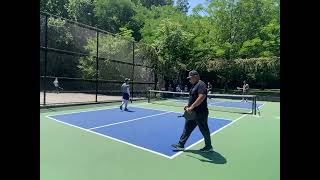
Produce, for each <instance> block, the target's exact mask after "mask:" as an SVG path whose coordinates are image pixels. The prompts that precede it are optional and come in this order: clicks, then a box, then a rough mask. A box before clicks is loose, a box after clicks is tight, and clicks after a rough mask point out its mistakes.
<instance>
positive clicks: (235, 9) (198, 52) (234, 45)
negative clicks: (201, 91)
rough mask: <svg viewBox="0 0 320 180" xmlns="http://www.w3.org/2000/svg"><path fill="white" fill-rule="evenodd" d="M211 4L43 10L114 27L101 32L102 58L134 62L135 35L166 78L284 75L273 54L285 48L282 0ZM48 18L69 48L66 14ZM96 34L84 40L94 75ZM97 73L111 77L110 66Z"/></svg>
mask: <svg viewBox="0 0 320 180" xmlns="http://www.w3.org/2000/svg"><path fill="white" fill-rule="evenodd" d="M206 4H207V5H208V6H204V5H200V4H199V5H197V6H196V7H195V8H193V10H192V14H191V15H190V16H187V15H186V12H187V11H188V1H187V0H178V1H177V5H176V6H173V1H172V0H132V1H130V0H60V1H58V0H41V1H40V10H42V11H46V12H49V13H53V14H56V15H59V16H63V17H69V18H71V19H73V20H76V21H79V22H82V23H85V24H89V25H92V26H97V27H99V28H101V29H104V30H106V31H109V32H111V33H114V34H116V35H104V36H101V37H100V38H99V41H100V42H99V44H100V46H101V47H100V46H99V56H100V57H105V58H107V60H106V62H104V63H102V64H104V65H101V66H105V67H107V66H110V67H112V66H111V64H108V63H110V62H109V61H108V60H109V59H121V60H123V61H125V62H130V61H131V60H132V47H131V46H132V44H130V43H129V42H131V41H132V40H133V39H134V40H136V41H138V42H137V43H136V48H135V56H136V57H137V59H139V60H141V62H142V63H143V64H147V65H150V66H153V67H156V72H157V73H158V74H161V75H163V78H164V79H166V80H175V79H181V78H182V77H180V76H182V75H184V72H185V71H186V70H190V69H200V70H201V71H203V72H209V73H215V74H216V75H217V77H218V78H219V80H220V81H221V83H222V84H226V85H227V84H229V83H230V84H232V83H235V82H236V83H238V82H237V81H241V80H243V79H247V80H249V81H252V82H255V83H258V84H259V85H260V86H261V87H264V86H265V85H266V83H268V82H271V81H276V80H279V78H280V77H279V65H280V60H276V58H274V57H279V56H280V2H279V0H258V1H257V0H210V1H209V0H208V1H206ZM49 25H50V27H51V34H52V35H54V36H52V37H49V38H51V39H49V40H50V41H51V42H53V41H55V44H56V45H57V47H60V49H65V48H69V49H70V47H72V46H73V41H74V37H73V36H74V35H73V34H72V32H71V31H70V29H69V27H68V26H66V24H65V22H64V21H63V20H61V19H53V18H50V19H49ZM95 41H96V39H95V38H89V39H88V41H87V44H86V46H85V47H83V48H84V49H85V50H87V51H88V52H90V53H91V54H92V57H89V58H82V59H81V61H80V64H79V68H80V69H81V72H82V73H83V76H84V77H88V78H89V77H93V76H94V75H95V73H96V72H95V67H94V66H95V65H94V64H95V58H93V56H95V49H96V47H95V46H96V42H95ZM124 49H125V50H124ZM120 50H122V51H120ZM130 58H131V59H130ZM117 68H119V67H113V69H115V71H116V70H117ZM128 70H129V69H128ZM105 71H110V70H107V69H105ZM99 76H101V77H105V78H107V74H104V72H99ZM239 77H240V78H239ZM240 79H241V80H240Z"/></svg>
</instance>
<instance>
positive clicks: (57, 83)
mask: <svg viewBox="0 0 320 180" xmlns="http://www.w3.org/2000/svg"><path fill="white" fill-rule="evenodd" d="M53 85H54V87H56V92H57V94H59V89H61V90H63V88H62V87H60V86H59V81H58V78H57V77H56V79H55V80H54V81H53Z"/></svg>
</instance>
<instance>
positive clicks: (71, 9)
mask: <svg viewBox="0 0 320 180" xmlns="http://www.w3.org/2000/svg"><path fill="white" fill-rule="evenodd" d="M65 7H66V9H67V12H68V15H69V17H70V19H73V20H75V21H78V22H81V23H84V24H87V25H91V26H95V25H96V24H97V21H96V17H95V13H94V0H69V1H68V3H67V4H66V5H65Z"/></svg>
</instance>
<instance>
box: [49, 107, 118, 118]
mask: <svg viewBox="0 0 320 180" xmlns="http://www.w3.org/2000/svg"><path fill="white" fill-rule="evenodd" d="M116 108H119V107H113V106H111V107H104V108H101V109H89V110H85V111H77V112H64V113H61V114H54V113H52V114H51V113H50V114H51V115H48V116H59V115H65V114H76V113H82V112H94V111H102V110H107V109H116Z"/></svg>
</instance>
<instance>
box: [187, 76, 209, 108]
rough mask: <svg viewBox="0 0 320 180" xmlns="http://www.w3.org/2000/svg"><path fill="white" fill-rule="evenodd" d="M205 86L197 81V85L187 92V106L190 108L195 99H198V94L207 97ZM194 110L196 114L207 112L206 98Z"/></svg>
mask: <svg viewBox="0 0 320 180" xmlns="http://www.w3.org/2000/svg"><path fill="white" fill-rule="evenodd" d="M207 93H208V92H207V86H206V84H205V83H204V82H203V81H201V80H199V81H198V83H196V84H195V85H194V86H192V87H191V89H190V92H189V103H188V105H189V106H191V104H193V103H194V102H195V101H196V100H197V98H198V97H199V94H204V95H206V96H207ZM194 110H195V111H196V112H208V104H207V97H206V98H205V99H204V100H203V101H202V103H201V104H200V105H199V106H197V107H195V108H194Z"/></svg>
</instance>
